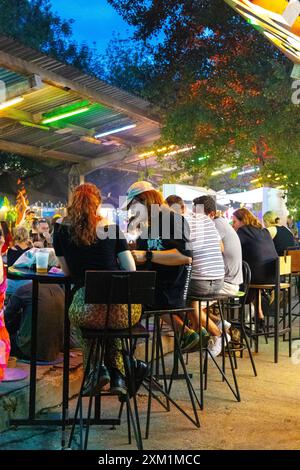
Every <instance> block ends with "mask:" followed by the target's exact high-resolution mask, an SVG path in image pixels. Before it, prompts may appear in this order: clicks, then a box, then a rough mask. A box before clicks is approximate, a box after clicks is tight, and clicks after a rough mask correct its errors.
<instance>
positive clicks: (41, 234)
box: [32, 219, 53, 248]
mask: <svg viewBox="0 0 300 470" xmlns="http://www.w3.org/2000/svg"><path fill="white" fill-rule="evenodd" d="M37 230H38V233H37V234H32V240H33V246H34V247H36V248H52V246H53V239H52V235H51V233H50V225H49V223H48V221H47V220H46V219H40V220H39V222H38V226H37Z"/></svg>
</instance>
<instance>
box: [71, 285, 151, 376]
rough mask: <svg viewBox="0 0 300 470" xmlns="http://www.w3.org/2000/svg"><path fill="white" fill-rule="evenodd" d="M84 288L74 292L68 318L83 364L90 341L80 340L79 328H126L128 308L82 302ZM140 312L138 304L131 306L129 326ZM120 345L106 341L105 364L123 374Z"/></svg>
mask: <svg viewBox="0 0 300 470" xmlns="http://www.w3.org/2000/svg"><path fill="white" fill-rule="evenodd" d="M84 297H85V288H84V287H82V288H80V289H79V290H77V291H76V293H75V295H74V297H73V301H72V304H71V306H70V309H69V318H70V322H71V324H72V325H73V326H74V327H75V329H76V332H77V336H78V338H79V341H80V343H81V346H82V351H83V358H84V364H86V361H87V355H88V350H89V347H90V341H89V340H86V339H84V338H82V336H81V332H80V328H81V327H82V328H91V329H97V330H102V329H104V328H105V327H107V328H109V329H122V328H128V327H129V324H128V307H127V304H113V305H111V306H110V309H109V311H108V306H107V305H105V304H100V305H92V304H86V303H85V301H84ZM141 312H142V306H141V305H139V304H132V305H131V324H132V326H133V325H135V324H136V323H138V321H139V319H140V317H141ZM121 348H122V344H121V341H120V340H119V339H110V340H107V341H106V348H105V364H106V365H107V366H108V367H114V368H117V369H118V370H119V371H120V372H121V373H122V374H124V364H123V357H122V352H121V350H122V349H121Z"/></svg>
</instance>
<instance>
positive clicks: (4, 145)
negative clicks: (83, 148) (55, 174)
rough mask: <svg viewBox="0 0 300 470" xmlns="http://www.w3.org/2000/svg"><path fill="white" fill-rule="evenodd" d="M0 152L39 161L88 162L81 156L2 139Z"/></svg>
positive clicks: (87, 158)
mask: <svg viewBox="0 0 300 470" xmlns="http://www.w3.org/2000/svg"><path fill="white" fill-rule="evenodd" d="M0 150H3V151H4V152H12V153H18V154H20V155H25V156H30V157H36V158H40V159H45V158H51V159H53V160H60V161H62V160H63V161H68V162H75V163H80V162H84V161H88V160H89V157H84V156H83V155H77V154H71V153H66V152H59V151H56V150H49V149H46V148H44V147H35V146H33V145H25V144H17V143H15V142H10V141H8V140H3V139H0Z"/></svg>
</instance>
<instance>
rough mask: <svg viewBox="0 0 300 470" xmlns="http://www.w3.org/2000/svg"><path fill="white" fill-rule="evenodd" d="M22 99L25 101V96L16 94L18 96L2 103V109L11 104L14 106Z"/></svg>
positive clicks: (0, 104)
mask: <svg viewBox="0 0 300 470" xmlns="http://www.w3.org/2000/svg"><path fill="white" fill-rule="evenodd" d="M21 101H24V98H23V96H16V98H12V99H11V100H7V101H4V102H3V103H0V111H1V110H2V109H6V108H9V107H10V106H14V105H15V104H18V103H21Z"/></svg>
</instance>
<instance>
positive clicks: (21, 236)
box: [13, 226, 29, 244]
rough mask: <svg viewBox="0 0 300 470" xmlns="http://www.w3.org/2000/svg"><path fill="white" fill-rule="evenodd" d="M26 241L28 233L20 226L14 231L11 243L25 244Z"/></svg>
mask: <svg viewBox="0 0 300 470" xmlns="http://www.w3.org/2000/svg"><path fill="white" fill-rule="evenodd" d="M28 239H29V233H28V230H27V228H26V227H24V226H20V227H16V228H15V229H14V233H13V241H14V243H15V244H16V243H23V242H27V241H28Z"/></svg>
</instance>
